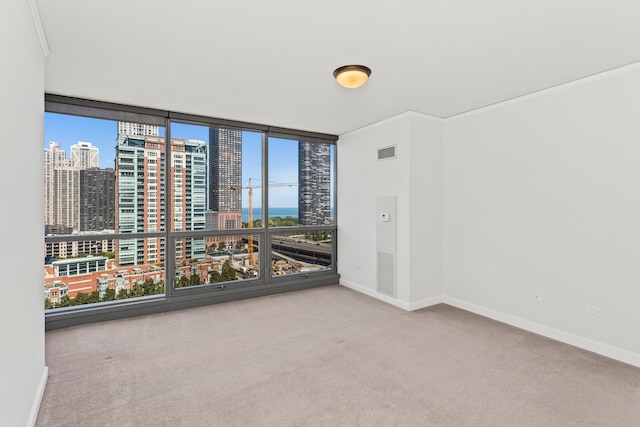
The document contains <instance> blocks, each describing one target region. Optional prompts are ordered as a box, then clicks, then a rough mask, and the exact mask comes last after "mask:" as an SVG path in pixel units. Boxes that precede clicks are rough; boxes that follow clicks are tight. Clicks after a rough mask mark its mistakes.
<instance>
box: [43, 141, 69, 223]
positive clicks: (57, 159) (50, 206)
mask: <svg viewBox="0 0 640 427" xmlns="http://www.w3.org/2000/svg"><path fill="white" fill-rule="evenodd" d="M68 166H71V159H67V154H66V152H65V151H64V150H62V149H61V148H60V144H59V143H58V142H55V141H51V142H49V148H45V149H44V223H45V224H49V225H62V224H55V219H54V209H55V191H54V182H55V180H54V170H55V169H56V168H57V167H68Z"/></svg>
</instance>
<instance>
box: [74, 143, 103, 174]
mask: <svg viewBox="0 0 640 427" xmlns="http://www.w3.org/2000/svg"><path fill="white" fill-rule="evenodd" d="M71 165H72V166H73V167H76V168H78V169H89V168H97V167H98V166H99V160H98V147H94V146H93V145H92V144H91V143H90V142H82V141H78V143H77V144H74V145H72V146H71Z"/></svg>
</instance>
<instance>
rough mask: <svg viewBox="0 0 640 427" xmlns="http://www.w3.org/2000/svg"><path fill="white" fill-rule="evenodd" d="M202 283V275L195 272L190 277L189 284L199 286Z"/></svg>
mask: <svg viewBox="0 0 640 427" xmlns="http://www.w3.org/2000/svg"><path fill="white" fill-rule="evenodd" d="M199 284H200V276H198V275H197V274H195V273H193V274H192V275H191V278H190V279H189V286H198V285H199Z"/></svg>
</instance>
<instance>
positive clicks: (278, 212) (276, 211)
mask: <svg viewBox="0 0 640 427" xmlns="http://www.w3.org/2000/svg"><path fill="white" fill-rule="evenodd" d="M269 216H279V217H282V218H284V217H287V216H292V217H294V218H298V208H297V207H296V208H271V209H269ZM331 216H333V208H332V209H331ZM257 219H262V208H253V220H254V221H255V220H257ZM242 222H249V209H248V208H242Z"/></svg>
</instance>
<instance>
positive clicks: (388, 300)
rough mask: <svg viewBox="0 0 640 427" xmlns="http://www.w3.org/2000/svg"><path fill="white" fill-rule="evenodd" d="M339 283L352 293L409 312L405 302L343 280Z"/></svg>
mask: <svg viewBox="0 0 640 427" xmlns="http://www.w3.org/2000/svg"><path fill="white" fill-rule="evenodd" d="M339 283H340V284H341V285H342V286H344V287H345V288H349V289H353V290H354V291H356V292H360V293H361V294H365V295H368V296H370V297H373V298H376V299H379V300H380V301H383V302H386V303H387V304H391V305H393V306H396V307H398V308H401V309H403V310H406V311H410V304H409V303H408V302H406V301H402V300H399V299H396V298H393V297H390V296H387V295H384V294H381V293H379V292H376V291H374V290H373V289H369V288H365V287H364V286H361V285H358V284H355V283H353V282H350V281H348V280H345V279H340V282H339Z"/></svg>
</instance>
